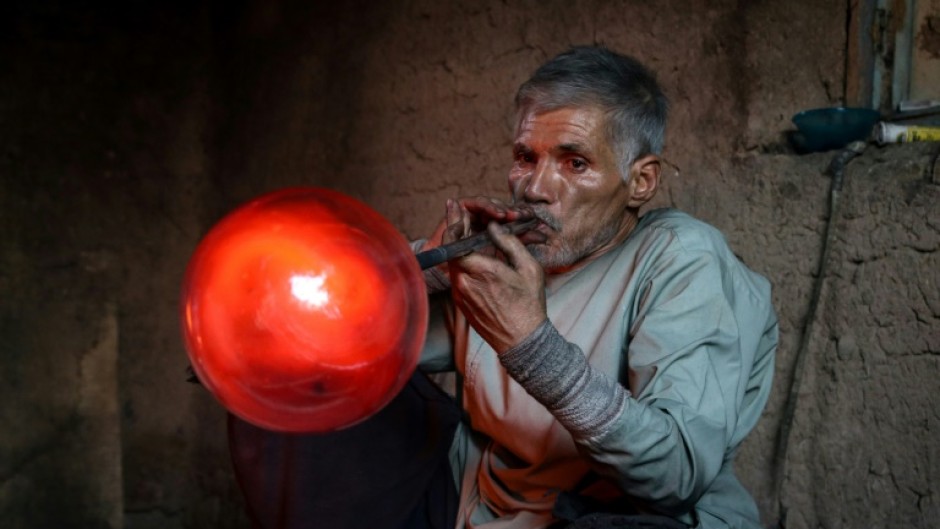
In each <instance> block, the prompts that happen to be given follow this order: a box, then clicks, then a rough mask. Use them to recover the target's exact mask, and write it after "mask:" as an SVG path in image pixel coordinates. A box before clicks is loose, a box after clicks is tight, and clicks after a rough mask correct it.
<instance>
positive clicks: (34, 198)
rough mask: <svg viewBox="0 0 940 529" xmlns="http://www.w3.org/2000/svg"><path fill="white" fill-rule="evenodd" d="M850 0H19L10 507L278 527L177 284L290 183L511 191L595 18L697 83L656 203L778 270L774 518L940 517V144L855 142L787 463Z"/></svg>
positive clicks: (365, 189)
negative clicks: (253, 518) (188, 349)
mask: <svg viewBox="0 0 940 529" xmlns="http://www.w3.org/2000/svg"><path fill="white" fill-rule="evenodd" d="M129 4H133V5H129ZM845 9H846V4H845V3H844V2H811V1H809V0H799V1H794V2H742V1H730V0H719V1H713V2H684V1H679V0H674V1H666V2H657V3H656V4H655V5H653V4H650V3H646V2H639V1H612V2H611V1H606V2H605V1H600V0H594V1H591V0H586V1H583V2H578V3H577V4H576V6H574V7H572V5H571V3H569V2H560V1H547V2H535V1H521V2H496V1H493V2H469V1H467V2H435V1H430V0H415V1H390V2H369V1H364V0H360V1H353V2H343V3H324V2H300V1H267V2H262V1H260V0H258V1H255V0H243V1H241V2H234V3H224V5H222V4H220V3H209V2H204V3H200V2H190V3H185V5H183V4H182V3H181V4H178V5H177V4H174V5H171V6H167V5H162V4H160V5H158V4H156V3H153V4H147V3H136V4H135V3H125V4H116V5H114V6H110V7H109V8H108V9H105V8H97V9H90V8H88V9H86V8H82V7H76V6H74V5H72V4H71V3H69V2H65V1H64V0H62V1H47V2H38V3H33V4H31V5H29V6H27V5H26V4H25V3H24V4H18V5H17V6H16V7H9V6H5V7H2V8H0V30H2V31H0V59H2V63H3V64H4V68H0V382H2V383H0V403H2V404H0V424H3V425H4V426H6V429H5V432H4V434H3V435H0V480H2V481H0V520H3V526H4V527H11V528H19V527H127V528H130V529H142V528H170V529H173V528H182V527H248V525H249V524H248V521H247V519H246V518H245V516H244V514H243V513H242V512H241V508H240V507H241V506H240V503H239V502H240V499H239V496H238V492H237V490H236V486H235V484H234V479H233V476H232V473H231V468H230V464H229V461H228V455H227V451H226V445H225V443H226V441H225V428H224V414H223V413H222V410H221V408H220V407H219V406H218V405H217V404H216V403H215V402H214V401H213V400H212V399H211V398H210V397H209V396H208V395H207V394H206V392H205V391H203V390H202V389H201V388H199V387H196V386H192V385H189V384H186V383H185V382H184V380H185V373H184V368H185V366H186V357H185V353H184V351H183V348H182V343H181V340H180V336H179V330H178V320H177V314H176V309H177V303H178V289H179V285H180V282H181V279H182V273H183V270H184V268H185V265H186V262H187V260H188V258H189V255H190V254H191V252H192V250H193V248H194V247H195V245H196V243H197V241H198V239H199V237H200V236H201V235H202V234H204V233H205V231H206V230H207V229H208V228H209V227H210V226H211V225H212V223H213V222H215V221H216V220H217V219H219V218H220V217H221V216H222V215H223V214H224V213H225V212H226V211H228V210H230V209H231V208H233V207H235V206H236V205H237V204H239V203H241V202H242V201H244V200H247V199H249V198H251V197H253V196H255V195H257V194H260V193H262V192H265V191H269V190H272V189H275V188H279V187H284V186H288V185H320V186H325V187H330V188H333V189H336V190H339V191H343V192H345V193H348V194H350V195H352V196H355V197H357V198H360V199H362V200H364V201H366V202H367V203H369V204H371V205H372V206H373V207H374V208H375V209H376V210H378V211H379V212H380V213H382V214H383V215H385V216H386V217H387V218H389V220H391V221H392V222H393V223H394V224H395V225H397V226H398V227H399V228H400V229H401V230H402V231H403V232H404V233H406V234H407V235H408V236H411V237H417V236H421V235H424V234H426V233H427V232H428V231H429V230H430V229H431V228H432V227H433V226H434V225H435V224H436V222H437V220H438V216H439V214H440V212H441V211H442V210H443V203H444V200H445V199H446V198H448V197H453V196H459V195H466V194H471V193H472V194H476V193H482V194H493V195H497V196H505V192H506V184H505V176H506V170H507V168H508V162H509V160H510V147H509V145H510V140H511V130H512V123H513V122H512V115H511V114H512V108H511V104H512V95H513V91H514V90H515V87H516V86H517V85H518V84H519V83H520V82H521V81H523V80H524V79H525V78H526V77H527V76H528V75H529V74H530V73H531V71H532V70H533V69H534V68H536V67H537V66H538V65H539V64H540V63H541V62H542V61H544V60H545V59H547V58H548V57H550V56H552V55H554V54H555V53H557V52H560V51H562V50H564V49H565V48H566V47H567V46H569V45H572V44H583V43H592V42H598V43H603V44H606V45H609V46H611V47H612V48H615V49H618V50H621V51H624V52H628V53H631V54H634V55H636V56H637V57H639V58H640V59H642V60H643V61H644V62H646V63H647V64H649V65H650V66H651V67H652V68H654V69H655V70H656V71H657V72H658V75H659V79H660V81H661V83H662V85H663V87H664V90H665V91H666V93H667V95H668V96H669V97H670V99H671V101H672V114H671V118H670V130H669V133H668V138H667V143H668V147H667V151H666V153H665V155H666V157H667V158H668V159H669V160H670V161H672V162H673V163H674V164H675V165H677V166H679V167H681V171H680V172H679V174H673V173H671V172H670V173H668V174H667V175H666V179H665V185H664V188H663V189H662V191H661V193H660V195H659V196H658V197H657V199H656V205H657V206H662V205H672V206H677V207H680V208H682V209H684V210H686V211H689V212H690V213H692V214H694V215H697V216H699V217H700V218H703V219H704V220H706V221H709V222H711V223H713V224H715V225H716V226H718V227H719V228H720V229H722V230H723V231H724V232H725V233H726V235H727V237H728V239H729V241H730V242H731V244H732V246H733V248H734V249H735V251H736V252H737V253H738V254H739V255H740V256H741V257H742V259H744V260H745V261H746V262H747V263H748V264H749V265H750V266H751V267H752V268H754V269H755V270H757V271H759V272H761V273H762V274H764V275H766V276H767V277H768V278H769V279H770V280H771V281H772V283H773V284H774V300H775V304H776V306H777V308H778V312H779V314H780V321H781V348H780V352H779V357H778V370H777V376H776V380H775V388H774V391H773V393H772V396H771V401H770V403H769V405H768V409H767V412H766V413H765V416H764V418H763V419H762V421H761V422H760V423H759V425H758V427H757V429H756V431H755V432H754V434H753V435H752V437H751V438H750V439H749V440H748V441H747V442H746V443H745V445H744V446H743V448H742V451H741V453H740V455H739V458H738V464H737V467H738V470H739V473H740V475H741V477H742V479H743V481H744V482H745V483H746V484H747V485H748V487H749V488H750V489H751V490H752V491H753V492H754V494H755V496H756V498H757V499H758V503H759V505H760V507H761V512H762V515H763V517H764V523H765V525H766V526H768V527H769V526H776V525H777V524H778V521H779V519H780V518H781V516H782V515H783V514H786V527H799V528H802V527H807V528H809V527H814V528H815V527H858V526H864V525H865V523H864V522H872V524H873V525H875V526H885V527H892V526H906V527H929V526H931V522H932V521H935V520H936V519H937V518H938V514H940V513H938V512H937V509H938V507H937V492H936V490H935V487H936V483H937V472H938V468H940V463H938V452H937V448H936V447H937V446H940V436H938V434H937V432H938V425H937V412H936V410H937V409H940V406H938V405H940V402H938V397H937V395H938V394H940V392H938V391H937V390H938V389H940V388H938V387H937V381H938V380H940V377H938V376H937V375H938V371H940V370H938V367H940V366H938V345H940V344H938V339H940V327H938V311H940V301H938V300H940V295H938V291H937V289H938V287H937V281H938V270H940V268H938V263H937V256H938V253H937V245H938V242H937V241H938V234H937V232H938V222H940V221H938V218H940V212H938V204H940V200H938V199H940V197H938V187H937V184H936V182H937V180H936V177H933V180H931V179H930V178H927V177H925V176H924V174H925V171H926V170H927V167H928V166H929V165H930V161H931V158H930V157H931V155H932V153H933V151H932V150H931V146H929V145H913V146H890V147H885V148H875V147H870V148H869V149H868V150H867V151H866V152H865V154H864V155H863V156H862V157H860V158H859V159H857V160H855V161H853V162H852V164H850V165H849V169H848V172H847V176H846V185H845V189H844V191H843V193H842V201H841V206H840V209H839V211H838V212H837V215H836V216H835V224H834V229H835V234H836V238H835V242H834V243H833V245H832V247H831V248H832V250H831V252H832V253H831V255H830V262H829V265H828V268H827V272H826V275H825V282H824V284H823V290H822V296H821V299H820V310H819V313H818V314H817V319H816V320H815V326H814V334H813V336H811V340H810V341H809V347H808V349H807V351H806V364H805V369H804V370H803V371H802V374H801V375H800V380H801V385H800V392H799V399H798V400H797V401H796V408H795V413H794V420H793V426H792V438H791V442H790V445H789V450H788V452H787V458H786V466H785V469H784V470H785V472H786V473H785V475H783V476H781V479H780V480H777V479H776V477H775V476H776V474H775V473H776V472H779V471H780V469H777V468H775V467H774V464H773V455H774V450H775V447H776V441H777V433H778V429H779V426H780V422H781V419H782V416H783V415H784V409H785V406H786V397H787V389H788V387H789V383H790V381H791V380H792V378H793V377H794V370H793V366H794V359H795V355H796V350H797V347H798V343H799V338H800V333H801V331H802V329H803V328H804V325H805V324H806V321H805V316H806V314H807V308H808V306H809V305H810V296H811V292H812V288H813V279H814V276H815V274H816V269H817V265H818V260H819V253H820V244H821V241H822V236H823V233H824V229H825V226H826V222H827V219H828V215H829V213H828V211H829V210H828V191H829V187H828V186H829V179H828V178H827V177H825V176H823V171H824V169H825V168H826V166H827V164H828V163H829V160H830V158H831V156H832V154H831V153H821V154H814V155H806V156H796V155H794V154H793V153H792V152H790V149H789V147H788V146H787V145H786V143H785V142H784V133H785V131H786V130H787V129H788V128H790V124H789V117H790V116H791V115H792V114H794V113H795V112H797V111H799V110H803V109H806V108H812V107H818V106H828V105H832V104H837V103H838V101H839V99H840V97H841V96H842V94H841V90H842V86H843V80H842V76H843V71H842V69H843V64H844V49H843V46H844V42H845V39H846V36H845V28H846V16H847V14H846V13H845ZM4 10H5V11H4ZM780 498H782V499H783V507H784V509H785V510H781V508H780V502H779V501H778V500H779V499H780ZM876 522H877V523H876Z"/></svg>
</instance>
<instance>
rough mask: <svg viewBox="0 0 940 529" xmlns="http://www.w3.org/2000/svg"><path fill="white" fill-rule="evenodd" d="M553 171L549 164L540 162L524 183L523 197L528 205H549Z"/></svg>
mask: <svg viewBox="0 0 940 529" xmlns="http://www.w3.org/2000/svg"><path fill="white" fill-rule="evenodd" d="M555 176H556V175H555V171H554V170H553V169H552V166H551V164H550V163H547V162H545V161H540V162H539V163H538V164H536V166H535V168H534V170H533V171H532V175H531V176H530V177H529V178H528V179H527V180H526V182H525V189H523V197H524V198H525V201H526V202H530V203H539V202H544V203H551V202H552V199H553V197H554V180H555Z"/></svg>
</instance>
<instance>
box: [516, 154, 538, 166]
mask: <svg viewBox="0 0 940 529" xmlns="http://www.w3.org/2000/svg"><path fill="white" fill-rule="evenodd" d="M516 163H519V164H532V163H535V156H533V155H532V153H528V152H520V153H518V154H516Z"/></svg>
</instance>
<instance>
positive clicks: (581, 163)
mask: <svg viewBox="0 0 940 529" xmlns="http://www.w3.org/2000/svg"><path fill="white" fill-rule="evenodd" d="M568 166H569V167H571V169H573V170H575V171H583V170H585V169H587V166H588V163H587V160H585V159H583V158H571V159H569V160H568Z"/></svg>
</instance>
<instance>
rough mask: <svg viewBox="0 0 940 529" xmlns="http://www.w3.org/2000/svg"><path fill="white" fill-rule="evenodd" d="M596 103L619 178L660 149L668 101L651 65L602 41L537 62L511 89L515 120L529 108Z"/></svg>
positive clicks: (544, 109) (664, 130) (528, 111)
mask: <svg viewBox="0 0 940 529" xmlns="http://www.w3.org/2000/svg"><path fill="white" fill-rule="evenodd" d="M590 106H593V107H599V108H600V109H601V110H602V111H604V113H605V114H606V116H607V135H608V138H609V140H610V142H611V144H612V145H613V147H614V153H615V154H616V155H617V156H618V157H619V158H620V172H621V175H622V176H623V178H624V179H626V178H628V177H629V175H630V165H631V164H632V163H633V162H634V160H636V159H637V158H639V157H641V156H645V155H647V154H651V153H653V154H660V153H661V152H662V150H663V142H664V140H665V135H666V113H667V110H668V102H667V101H666V96H665V95H663V92H662V90H661V89H660V88H659V84H658V83H657V82H656V78H655V76H654V75H653V73H652V72H651V71H649V70H648V69H647V68H646V67H645V66H643V65H642V64H640V63H639V61H637V60H636V59H633V58H632V57H627V56H625V55H620V54H618V53H614V52H612V51H610V50H608V49H606V48H603V47H593V46H577V47H574V48H571V49H570V50H568V51H566V52H564V53H562V54H560V55H558V56H556V57H555V58H554V59H552V60H550V61H548V62H547V63H545V64H543V65H542V66H541V67H540V68H539V69H538V70H536V72H535V73H534V74H533V75H532V77H531V78H530V79H529V80H528V81H526V82H525V83H523V85H522V86H520V87H519V91H518V92H517V93H516V111H517V112H518V118H517V119H518V121H517V126H518V124H519V123H521V122H522V119H523V118H524V117H525V116H526V115H528V114H530V113H533V112H535V113H541V112H548V111H552V110H557V109H559V108H565V107H590Z"/></svg>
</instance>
